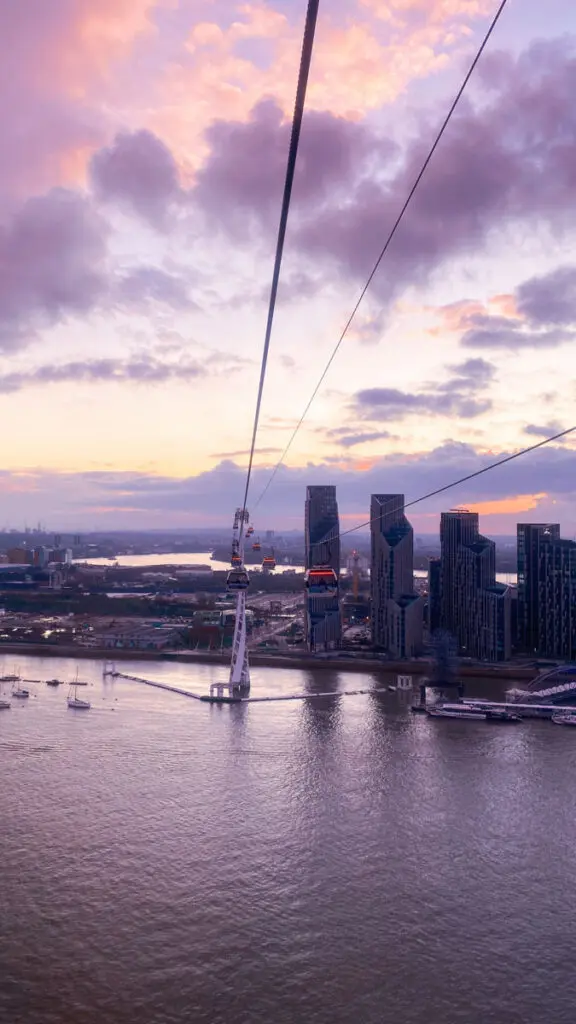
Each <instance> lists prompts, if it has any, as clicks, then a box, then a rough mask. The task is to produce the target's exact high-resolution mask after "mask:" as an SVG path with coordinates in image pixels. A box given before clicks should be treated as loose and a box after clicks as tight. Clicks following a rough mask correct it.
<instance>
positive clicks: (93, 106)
mask: <svg viewBox="0 0 576 1024" xmlns="http://www.w3.org/2000/svg"><path fill="white" fill-rule="evenodd" d="M497 6H498V5H497V2H496V0H330V3H328V2H327V0H324V2H322V0H321V3H320V8H321V13H320V17H319V22H318V27H317V35H316V43H315V51H314V56H313V63H312V69H311V75H310V83H309V92H308V103H307V109H306V113H305V119H304V125H303V131H302V139H301V148H300V154H299V161H298V166H297V170H296V179H295V186H294V196H293V204H292V210H291V215H290V222H289V228H288V234H287V239H286V249H285V260H284V265H283V272H282V278H281V285H280V293H279V303H278V307H277V316H276V322H275V327H274V332H273V337H272V345H271V352H270V361H269V371H268V376H267V380H266V386H265V391H264V398H263V406H262V418H261V426H260V430H259V434H258V440H257V452H256V459H255V470H254V475H253V483H252V490H251V502H249V507H250V504H252V506H254V505H255V504H256V502H257V500H258V498H259V496H260V494H261V492H262V490H263V488H264V486H265V485H266V482H267V480H268V479H269V477H270V473H271V472H272V469H273V468H274V466H275V465H276V463H277V462H278V459H279V457H280V455H281V453H282V451H283V449H284V447H285V445H286V443H287V442H288V440H289V438H290V435H291V433H292V430H293V428H294V425H295V424H296V423H297V421H298V419H299V417H300V415H301V413H302V411H303V409H304V407H305V405H306V403H307V401H308V398H309V397H310V394H311V393H312V391H313V389H314V387H315V385H316V383H317V381H318V378H319V376H320V374H321V372H322V370H323V368H324V366H325V364H326V361H327V359H328V357H329V355H330V353H331V351H332V349H333V347H334V345H335V343H336V341H337V339H338V337H339V335H340V332H341V330H342V328H343V326H344V324H345V323H346V321H347V319H348V317H349V315H350V313H351V311H352V309H353V307H354V305H355V303H356V300H357V298H358V296H359V294H360V291H361V289H362V287H363V285H364V283H365V281H366V279H367V277H368V274H369V273H370V271H371V269H372V266H373V264H374V262H375V259H376V257H377V255H378V253H379V252H380V250H381V248H382V245H383V243H384V241H385V237H386V234H387V232H388V230H389V228H390V226H391V224H392V223H393V221H394V219H395V217H396V215H397V213H398V211H399V209H400V208H401V206H402V203H403V202H404V199H405V198H406V195H407V193H408V191H409V189H410V187H411V185H412V183H413V181H414V179H415V177H416V175H417V173H418V171H419V169H420V166H421V164H422V161H423V159H424V157H425V155H426V153H427V150H428V149H429V147H430V145H431V143H432V141H433V138H434V136H435V134H436V132H437V130H438V128H439V126H440V124H441V122H442V120H443V118H444V117H445V114H446V112H447V110H448V108H449V106H450V104H451V102H452V100H453V97H454V95H455V93H456V91H457V89H458V88H459V85H460V83H461V81H462V78H463V77H464V74H465V71H466V69H467V67H468V66H469V64H470V62H471V60H472V57H473V55H474V53H475V51H476V50H477V48H478V46H479V44H480V41H481V39H482V37H483V35H484V33H485V32H486V29H487V27H488V24H489V22H490V19H491V18H492V17H493V15H494V13H495V10H496V7H497ZM305 9H306V2H305V0H268V2H267V0H256V2H249V3H237V2H233V0H51V2H50V3H49V4H47V3H46V0H19V2H18V3H17V4H15V3H12V2H10V0H0V50H1V51H2V53H1V57H2V59H1V61H0V131H1V135H2V161H1V162H0V429H1V432H2V436H3V438H4V444H3V445H2V454H3V458H2V461H1V462H0V491H1V495H0V528H2V527H15V526H22V525H24V524H25V523H27V524H28V525H32V524H35V523H37V522H39V521H41V522H42V523H44V524H46V525H47V526H48V528H51V529H60V530H66V529H69V530H74V531H82V530H103V529H108V528H115V529H121V528H130V529H138V528H143V529H144V528H146V529H149V528H168V527H170V526H174V527H178V528H181V527H188V526H190V527H195V526H198V527H199V526H211V525H214V526H218V527H221V526H223V525H225V524H226V523H227V522H228V521H229V520H231V518H232V514H233V511H234V508H235V506H237V505H238V504H240V503H241V501H242V498H243V488H244V479H245V469H246V465H247V455H248V448H249V443H250V436H251V430H252V419H253V414H254V404H255V398H256V389H257V384H258V375H259V366H260V358H261V352H262V345H263V339H264V329H265V322H266V313H267V303H268V295H269V289H270V278H271V270H272V260H273V254H274V246H275V237H276V231H277V226H278V216H279V208H280V201H281V194H282V187H283V177H284V173H285V164H286V156H287V147H288V141H289V133H290V119H291V116H292V110H293V104H294V94H295V88H296V79H297V73H298V64H299V59H300V45H301V35H302V30H303V23H304V16H305ZM575 94H576V5H575V4H574V3H573V0H547V3H546V4H545V5H544V4H542V3H541V0H509V2H508V5H507V7H506V10H505V12H504V14H503V15H502V18H501V20H500V22H499V24H498V26H497V28H496V31H495V33H494V35H493V37H492V40H491V41H490V44H489V46H488V48H487V50H486V52H485V54H484V56H483V58H482V60H481V62H480V64H479V66H478V68H477V69H476V72H475V74H474V76H473V78H472V80H471V82H470V86H469V88H468V90H467V92H466V94H465V96H464V98H463V100H462V102H461V104H460V106H459V107H458V109H457V112H456V114H455V115H454V118H453V119H452V122H451V124H450V126H449V128H448V130H447V132H446V134H445V136H444V138H443V140H442V142H441V144H440V146H439V148H438V150H437V151H436V153H435V155H434V158H433V160H432V162H431V164H430V167H429V169H428V171H427V173H426V176H425V178H424V180H423V183H422V185H421V187H420V189H419V190H418V192H417V193H416V196H415V198H414V201H413V203H412V205H411V207H410V208H409V211H408V213H407V215H406V218H405V220H404V222H403V224H402V226H401V228H400V230H399V231H398V233H397V235H396V238H395V240H394V242H393V243H392V245H391V247H390V250H389V252H388V254H387V256H386V257H385V259H384V261H383V263H382V265H381V267H380V270H379V271H378V273H377V275H376V277H375V278H374V281H373V282H372V286H371V288H370V289H369V292H368V294H367V296H366V299H365V301H364V303H363V304H362V306H361V308H360V311H359V314H358V317H357V319H356V320H355V321H354V324H353V326H352V329H351V331H350V333H349V335H348V337H347V338H346V340H345V342H344V343H343V345H342V347H341V349H340V352H339V353H338V356H337V357H336V359H335V361H334V363H333V365H332V367H331V369H330V371H329V373H328V375H327V377H326V380H325V381H324V384H323V386H322V388H321V389H320V392H319V394H318V396H317V399H316V400H315V402H314V403H313V405H312V408H311V410H310V413H309V415H308V416H307V418H306V420H305V422H304V425H303V426H302V428H301V430H300V431H299V433H298V435H297V437H296V440H295V442H294V444H293V446H292V448H291V450H290V452H289V455H288V457H287V459H286V463H285V465H283V466H282V467H281V468H280V469H279V471H278V472H277V474H276V476H275V478H274V481H273V483H272V485H271V486H270V488H269V490H268V491H267V493H266V495H265V497H264V499H263V500H262V502H261V503H259V504H258V505H257V508H256V510H255V512H254V521H255V523H256V525H257V527H258V528H259V529H262V530H264V529H270V528H275V529H277V530H281V529H300V528H302V524H303V505H304V497H305V488H306V485H307V484H310V483H333V484H336V486H337V488H338V497H339V504H340V512H341V516H342V520H343V526H344V527H345V528H350V527H353V526H354V525H356V524H357V523H361V522H362V521H364V520H365V519H366V518H367V513H368V509H369V504H370V494H371V493H372V492H394V493H404V494H405V495H406V499H407V500H414V499H416V498H419V497H420V496H422V495H424V494H426V493H427V492H428V491H430V490H433V489H435V488H436V487H441V486H443V485H444V484H447V483H449V482H450V481H451V480H453V479H457V478H458V477H459V476H462V475H465V474H467V473H471V472H474V471H475V470H476V469H479V468H481V467H482V466H484V465H486V464H487V463H489V462H490V461H494V459H496V458H497V457H499V456H504V455H506V454H508V453H511V452H514V451H516V450H518V449H521V448H524V447H526V446H528V445H530V444H533V443H535V442H537V441H538V440H539V439H541V438H543V437H545V436H547V435H548V434H552V433H555V432H557V431H560V430H562V429H564V428H567V427H570V426H573V425H574V424H576V416H575V414H574V407H575V397H576V355H575V349H574V339H575V337H576V334H575V331H576V261H575V260H574V256H573V252H574V242H575V240H576V105H575V104H574V102H573V97H574V95H575ZM456 505H459V506H460V505H465V506H466V507H468V508H472V509H476V510H477V511H479V512H480V515H481V528H482V530H483V532H485V533H488V534H491V533H492V534H502V533H513V532H514V531H515V524H516V522H518V521H528V522H529V521H555V522H560V523H561V525H562V529H563V532H564V534H565V535H566V536H569V537H572V536H575V535H576V434H575V435H574V436H573V437H569V438H568V439H567V440H565V441H563V442H561V443H558V444H553V445H549V446H547V447H545V448H543V449H540V450H539V451H537V452H535V453H533V454H530V455H527V456H525V457H523V458H521V459H518V460H517V461H515V462H513V463H511V464H510V465H508V466H506V467H503V468H501V469H497V470H495V471H494V472H492V473H488V474H486V475H485V476H482V477H480V478H479V479H477V480H475V481H472V482H470V483H469V484H467V485H465V486H461V487H458V488H455V489H454V490H453V491H450V492H449V493H448V494H446V495H443V496H441V497H439V498H436V499H432V500H431V501H428V502H423V503H421V504H418V505H417V506H415V507H414V509H413V510H410V518H411V520H412V522H413V523H414V526H415V528H416V529H417V530H418V531H420V532H426V533H432V532H434V531H435V530H436V529H437V526H438V514H439V512H440V511H441V510H444V509H447V508H450V507H454V506H456ZM352 536H353V535H352Z"/></svg>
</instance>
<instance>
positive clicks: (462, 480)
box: [340, 426, 576, 537]
mask: <svg viewBox="0 0 576 1024" xmlns="http://www.w3.org/2000/svg"><path fill="white" fill-rule="evenodd" d="M575 430H576V426H574V427H568V429H567V430H561V431H560V433H559V434H553V435H552V437H546V438H545V439H544V440H543V441H538V443H537V444H532V445H530V447H529V448H522V449H521V450H520V451H519V452H513V454H512V455H506V456H505V458H503V459H498V461H497V462H491V463H490V465H489V466H484V468H483V469H477V470H476V471H475V472H474V473H468V475H467V476H461V477H460V479H459V480H453V481H452V483H449V484H444V486H443V487H437V488H436V490H435V491H428V493H427V494H423V495H422V496H421V497H420V498H414V499H413V500H412V501H408V502H406V504H405V505H402V506H399V507H398V508H397V509H394V512H402V511H403V510H404V509H406V508H412V506H413V505H419V504H420V502H421V501H427V500H428V498H435V497H436V495H437V494H443V493H444V491H449V490H451V489H452V488H453V487H458V485H459V484H465V483H466V482H467V481H468V480H474V479H475V477H477V476H482V475H483V473H489V472H490V470H492V469H496V468H497V467H498V466H504V465H505V463H507V462H512V461H513V459H519V458H520V456H521V455H528V454H529V452H535V451H536V449H537V448H542V447H543V446H544V445H546V444H550V442H551V441H558V440H560V438H561V437H566V436H567V435H568V434H572V433H573V432H574V431H575ZM389 514H390V513H386V512H384V513H382V515H381V516H374V518H373V519H368V521H367V522H365V523H360V524H359V526H352V527H351V528H350V529H349V530H343V531H342V532H341V533H340V537H346V536H348V534H349V533H356V531H357V530H364V529H365V528H366V527H367V526H371V525H372V523H378V522H379V521H380V520H381V519H383V518H384V516H385V515H389Z"/></svg>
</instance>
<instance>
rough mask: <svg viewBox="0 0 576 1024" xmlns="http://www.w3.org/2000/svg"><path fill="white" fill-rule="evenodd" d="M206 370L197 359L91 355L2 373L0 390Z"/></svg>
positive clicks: (180, 376)
mask: <svg viewBox="0 0 576 1024" xmlns="http://www.w3.org/2000/svg"><path fill="white" fill-rule="evenodd" d="M205 374H206V369H205V367H204V366H203V365H202V364H201V363H198V362H193V361H188V362H186V361H180V362H179V363H168V362H161V361H160V360H158V359H153V358H151V357H150V356H148V355H142V356H134V357H132V358H130V359H90V360H86V361H85V362H72V363H64V364H62V365H60V366H58V365H50V366H39V367H37V368H36V369H34V370H29V371H27V372H18V373H5V374H0V393H5V394H6V393H8V394H9V393H12V392H14V391H21V390H22V389H23V388H29V387H35V386H42V387H45V386H46V385H48V384H70V383H78V384H102V383H105V384H110V383H122V382H126V381H129V382H130V383H132V384H164V383H166V381H190V380H195V379H197V378H198V377H202V376H204V375H205Z"/></svg>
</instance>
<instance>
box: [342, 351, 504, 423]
mask: <svg viewBox="0 0 576 1024" xmlns="http://www.w3.org/2000/svg"><path fill="white" fill-rule="evenodd" d="M449 369H450V370H451V371H452V373H453V376H452V377H450V378H449V379H448V380H447V381H443V382H442V383H440V384H428V385H427V387H426V389H425V390H424V391H421V392H407V391H399V390H398V389H397V388H379V387H374V388H365V389H364V390H362V391H358V392H357V393H356V395H355V397H354V404H353V409H354V410H355V411H356V413H357V414H359V415H360V416H361V417H362V419H368V420H374V421H383V420H384V421H386V420H400V419H404V418H405V417H406V416H409V415H412V414H416V413H418V414H427V415H431V416H460V417H462V418H463V419H473V418H474V417H475V416H480V414H481V413H483V412H487V411H488V409H490V408H491V407H492V402H491V400H490V399H489V398H484V397H478V396H479V395H481V393H482V392H483V391H484V390H485V389H486V388H487V387H488V386H489V384H490V383H491V381H492V380H493V378H494V374H495V368H494V367H493V365H492V364H491V363H489V362H487V361H486V360H484V359H467V360H465V362H463V363H457V364H456V365H454V366H451V367H449Z"/></svg>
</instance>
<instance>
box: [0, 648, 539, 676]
mask: <svg viewBox="0 0 576 1024" xmlns="http://www.w3.org/2000/svg"><path fill="white" fill-rule="evenodd" d="M2 653H5V654H22V655H29V656H30V657H44V658H78V659H91V660H93V661H163V662H181V663H183V664H188V665H190V664H194V663H197V664H207V665H210V664H212V665H227V664H228V663H229V661H230V652H229V651H226V652H222V653H220V651H147V650H137V649H134V650H130V649H126V648H110V647H77V646H75V645H73V644H66V645H65V644H62V645H60V644H46V645H45V644H26V643H20V644H19V643H12V644H10V643H7V644H1V645H0V654H2ZM249 658H250V664H251V665H253V666H254V667H261V668H281V669H290V668H294V669H315V670H320V671H330V670H332V671H334V670H338V671H340V672H364V673H370V674H374V673H379V674H382V675H389V674H390V673H406V674H409V675H414V676H421V675H426V674H428V673H429V671H430V668H431V665H430V663H429V662H427V661H421V660H418V661H381V660H380V659H377V658H354V657H351V658H313V657H310V655H308V654H306V653H305V652H302V653H299V654H296V655H294V656H282V655H277V654H265V653H263V652H258V651H250V652H249ZM537 674H538V670H537V669H536V668H534V667H533V666H527V665H511V664H502V665H486V664H481V665H460V667H459V675H460V676H463V677H474V678H476V679H481V678H486V679H494V680H498V679H506V680H518V681H521V680H526V679H533V678H534V677H535V676H536V675H537Z"/></svg>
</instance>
